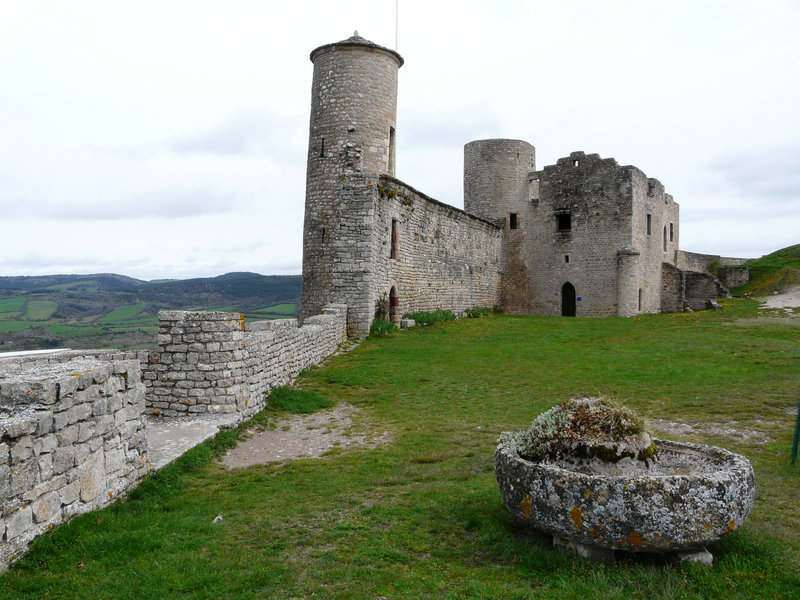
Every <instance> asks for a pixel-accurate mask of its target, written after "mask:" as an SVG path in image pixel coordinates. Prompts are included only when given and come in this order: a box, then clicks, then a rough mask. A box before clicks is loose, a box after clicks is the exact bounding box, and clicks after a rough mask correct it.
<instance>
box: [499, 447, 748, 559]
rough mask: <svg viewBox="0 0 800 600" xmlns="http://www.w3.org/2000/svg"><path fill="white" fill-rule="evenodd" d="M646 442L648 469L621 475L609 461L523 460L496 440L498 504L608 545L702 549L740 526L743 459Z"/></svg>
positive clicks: (532, 521) (584, 540)
mask: <svg viewBox="0 0 800 600" xmlns="http://www.w3.org/2000/svg"><path fill="white" fill-rule="evenodd" d="M653 441H654V442H655V444H656V446H657V448H658V460H657V463H656V464H655V466H653V465H652V464H651V465H650V466H649V467H648V466H645V465H642V466H641V467H639V468H631V467H626V468H625V470H624V472H620V471H617V470H616V468H615V465H614V464H613V463H609V464H608V465H604V466H603V467H602V468H597V467H594V468H593V469H589V468H581V467H574V466H571V465H569V464H566V463H560V464H559V463H558V462H555V461H552V462H546V461H541V462H530V461H528V460H525V459H524V458H522V457H520V455H519V454H518V453H517V451H516V450H515V449H514V448H513V447H512V446H510V445H509V443H508V441H506V440H504V439H501V441H500V443H499V445H498V446H497V451H496V452H495V474H496V476H497V483H498V485H499V486H500V495H501V496H502V498H503V503H504V504H505V505H506V508H508V510H509V511H510V512H511V514H512V515H513V516H514V518H515V519H516V520H517V521H520V522H522V523H526V524H529V525H531V526H532V527H534V528H536V529H539V530H541V531H544V532H546V533H550V534H552V535H554V536H556V537H559V538H562V539H565V540H569V541H572V542H576V543H581V544H587V545H589V546H598V547H601V548H609V549H614V550H633V551H637V552H669V551H673V550H689V549H696V548H702V547H704V546H706V545H707V544H710V543H712V542H715V541H717V540H719V539H720V538H722V537H723V536H725V535H726V534H728V533H730V532H731V531H733V530H734V529H736V528H738V527H739V526H740V525H741V524H742V522H743V521H744V519H745V518H746V517H747V515H748V513H749V512H750V508H751V507H752V506H753V499H754V497H755V480H754V476H753V467H752V466H751V465H750V461H748V460H747V459H746V458H745V457H743V456H740V455H738V454H734V453H732V452H728V451H727V450H724V449H722V448H716V447H713V446H704V445H702V444H692V443H685V442H671V441H664V440H653ZM580 471H588V472H580ZM603 471H605V472H603Z"/></svg>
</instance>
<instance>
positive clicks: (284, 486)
mask: <svg viewBox="0 0 800 600" xmlns="http://www.w3.org/2000/svg"><path fill="white" fill-rule="evenodd" d="M794 323H797V321H795V322H794ZM799 340H800V328H798V325H796V324H789V323H785V322H777V321H775V320H774V319H763V318H758V311H757V305H756V303H755V302H754V301H751V300H744V299H743V300H731V301H726V302H724V310H722V311H720V312H713V311H705V312H695V313H681V314H674V315H647V316H643V317H639V318H635V319H562V318H548V317H513V316H491V317H487V318H481V319H460V320H458V321H455V322H447V323H442V324H439V325H436V326H432V327H426V328H417V329H415V330H411V331H407V332H400V333H397V334H394V335H390V336H387V337H382V338H371V339H368V340H367V341H365V342H363V343H361V344H360V345H359V346H358V347H357V348H356V349H355V350H353V351H351V352H350V353H348V354H344V355H340V356H336V357H333V358H331V359H330V360H329V361H328V362H327V363H326V365H325V366H324V367H321V368H314V369H311V370H309V371H308V372H307V373H305V374H304V376H303V377H302V378H301V380H300V381H299V384H298V385H299V387H301V388H302V389H304V390H306V391H309V392H314V393H315V394H318V395H319V396H321V397H323V398H326V399H329V400H332V401H334V402H349V403H351V404H354V405H356V406H357V407H359V408H360V409H361V417H360V418H362V419H364V420H365V421H369V422H370V423H372V424H374V427H375V428H376V429H377V430H378V431H381V432H382V431H385V430H388V431H390V432H391V434H392V441H391V442H390V443H389V444H387V445H385V446H381V447H378V448H377V449H375V450H360V451H354V452H349V453H341V452H340V453H337V452H331V453H330V454H329V455H328V456H326V457H323V458H321V459H308V460H298V461H293V462H289V463H287V464H283V465H279V464H273V465H268V466H257V467H249V468H247V469H237V470H233V471H227V470H226V469H225V468H224V467H222V466H220V465H219V464H218V463H217V462H215V461H214V460H213V455H214V453H215V452H217V451H219V449H220V448H222V447H224V446H225V445H227V444H230V443H232V441H233V440H234V438H235V437H236V436H237V435H239V432H225V433H223V434H221V435H220V436H218V438H217V439H216V440H215V441H212V442H207V443H206V444H205V445H203V446H201V447H199V448H196V449H195V450H193V451H192V452H190V453H188V454H187V455H185V456H184V457H183V458H182V459H181V460H180V461H178V463H176V464H174V465H172V466H170V467H168V468H166V469H164V470H163V471H160V472H159V473H157V474H156V475H154V476H151V477H150V478H148V480H146V481H145V482H144V483H143V484H142V485H141V486H140V487H139V488H138V489H137V490H136V491H134V492H133V493H131V494H130V495H129V496H128V498H127V499H126V500H125V501H122V502H119V503H117V504H116V505H114V506H112V507H110V508H108V509H106V510H104V511H100V512H96V513H92V514H89V515H84V516H82V517H79V518H76V519H75V520H73V521H72V522H71V523H70V524H69V525H66V526H63V527H61V528H59V529H57V530H56V531H55V532H53V533H51V534H48V535H47V536H44V537H42V538H40V539H38V540H37V541H36V542H34V544H33V546H32V550H31V552H30V553H29V555H28V556H27V557H26V558H25V559H23V560H22V561H20V562H18V563H17V564H16V566H15V567H14V568H13V569H12V571H10V572H9V573H8V574H6V575H4V576H2V577H0V598H3V599H6V598H8V599H11V598H136V599H138V598H175V597H180V598H281V599H291V598H340V599H351V598H359V599H360V598H364V599H368V600H375V599H377V598H387V599H391V600H397V599H401V598H436V599H439V600H452V599H472V598H486V599H494V598H503V599H528V598H531V599H532V598H552V599H564V598H576V599H577V598H580V599H585V598H603V599H604V600H606V599H614V598H620V599H622V598H624V599H630V598H641V599H677V598H697V599H701V598H703V599H709V598H724V599H726V600H733V599H738V598H742V599H745V598H787V599H789V598H797V597H798V590H800V467H797V468H791V467H789V465H788V463H789V454H790V451H791V441H792V433H793V428H794V415H793V414H791V410H792V408H793V407H796V405H797V401H798V398H797V394H798V376H799V375H800V343H799ZM581 394H593V395H606V396H609V397H612V398H614V399H616V400H618V401H620V402H622V403H625V404H628V405H630V406H632V407H634V408H636V409H638V410H639V411H640V412H641V413H643V415H644V416H645V417H648V418H660V419H667V420H682V421H684V422H687V423H692V424H698V427H701V426H703V425H705V426H708V425H709V424H714V423H726V424H727V425H728V426H729V427H732V428H733V429H734V430H735V432H734V433H730V432H728V433H726V432H725V430H723V429H722V428H718V431H721V433H720V432H717V433H713V432H711V431H712V430H710V429H709V430H706V431H709V433H698V434H697V435H695V436H694V437H692V438H690V439H693V440H696V441H702V442H704V443H711V444H714V445H720V446H723V447H726V448H728V449H730V450H733V451H736V452H740V453H743V454H745V455H746V456H747V457H748V458H750V460H751V461H752V462H753V465H754V467H755V470H756V483H757V486H758V489H757V499H756V504H755V506H754V508H753V511H752V512H751V514H750V517H749V519H748V520H747V521H746V522H745V524H744V526H743V527H742V528H740V529H739V530H737V531H735V532H734V533H733V534H731V535H730V536H729V537H727V538H726V539H724V540H723V541H722V542H720V543H718V544H716V545H715V546H712V547H711V548H710V550H711V552H712V553H713V554H714V556H715V565H714V567H713V568H711V569H708V568H703V567H698V566H695V565H683V566H679V565H671V564H666V563H664V562H663V561H661V560H660V559H658V558H651V559H649V560H648V559H646V558H641V557H634V556H628V557H624V558H623V559H622V560H620V561H618V562H616V563H614V564H594V563H589V562H587V561H585V560H584V559H581V558H577V557H575V556H572V555H570V554H567V553H565V552H562V551H560V550H554V549H553V548H552V547H551V546H550V544H549V542H548V540H547V539H546V538H544V537H541V536H538V535H537V534H535V533H532V532H530V531H527V530H524V529H522V528H520V527H518V526H516V525H514V524H513V523H512V522H511V521H510V519H509V517H508V515H507V513H506V511H505V509H504V507H503V505H502V503H501V501H500V497H499V493H498V491H497V486H496V483H495V479H494V473H493V452H494V447H495V441H496V440H497V437H498V435H499V434H500V432H502V431H506V430H519V429H523V428H526V427H527V426H528V425H529V424H530V422H531V421H532V420H533V418H534V417H535V416H536V415H537V414H539V413H540V412H541V411H543V410H545V409H547V408H549V407H550V406H552V405H554V404H556V403H558V402H560V401H562V400H565V399H567V398H570V397H574V396H578V395H581ZM278 415H279V413H276V412H274V411H265V412H262V413H261V414H260V415H257V417H256V421H259V422H261V423H262V424H267V421H268V420H269V419H270V418H271V419H275V417H276V416H278ZM698 431H702V430H700V429H699V430H698ZM743 432H755V433H758V436H748V435H744V434H743ZM217 515H222V516H223V520H222V521H220V522H218V523H212V521H213V520H214V518H215V517H216V516H217Z"/></svg>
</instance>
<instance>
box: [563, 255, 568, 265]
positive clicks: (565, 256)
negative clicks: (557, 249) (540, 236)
mask: <svg viewBox="0 0 800 600" xmlns="http://www.w3.org/2000/svg"><path fill="white" fill-rule="evenodd" d="M564 262H565V263H568V262H569V254H565V255H564Z"/></svg>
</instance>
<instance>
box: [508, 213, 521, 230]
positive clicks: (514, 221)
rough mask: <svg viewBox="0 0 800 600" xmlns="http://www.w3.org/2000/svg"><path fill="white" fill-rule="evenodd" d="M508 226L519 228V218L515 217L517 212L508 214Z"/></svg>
mask: <svg viewBox="0 0 800 600" xmlns="http://www.w3.org/2000/svg"><path fill="white" fill-rule="evenodd" d="M508 228H509V229H519V219H517V213H511V214H510V215H509V216H508Z"/></svg>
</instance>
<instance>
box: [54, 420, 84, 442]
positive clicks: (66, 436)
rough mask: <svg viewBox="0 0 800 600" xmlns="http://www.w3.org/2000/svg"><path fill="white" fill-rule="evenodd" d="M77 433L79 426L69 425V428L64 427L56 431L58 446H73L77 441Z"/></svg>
mask: <svg viewBox="0 0 800 600" xmlns="http://www.w3.org/2000/svg"><path fill="white" fill-rule="evenodd" d="M78 431H79V426H78V425H77V424H76V425H70V426H69V427H64V428H62V429H60V430H58V431H56V439H57V440H58V445H59V446H69V445H70V444H74V443H75V442H76V441H78Z"/></svg>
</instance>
